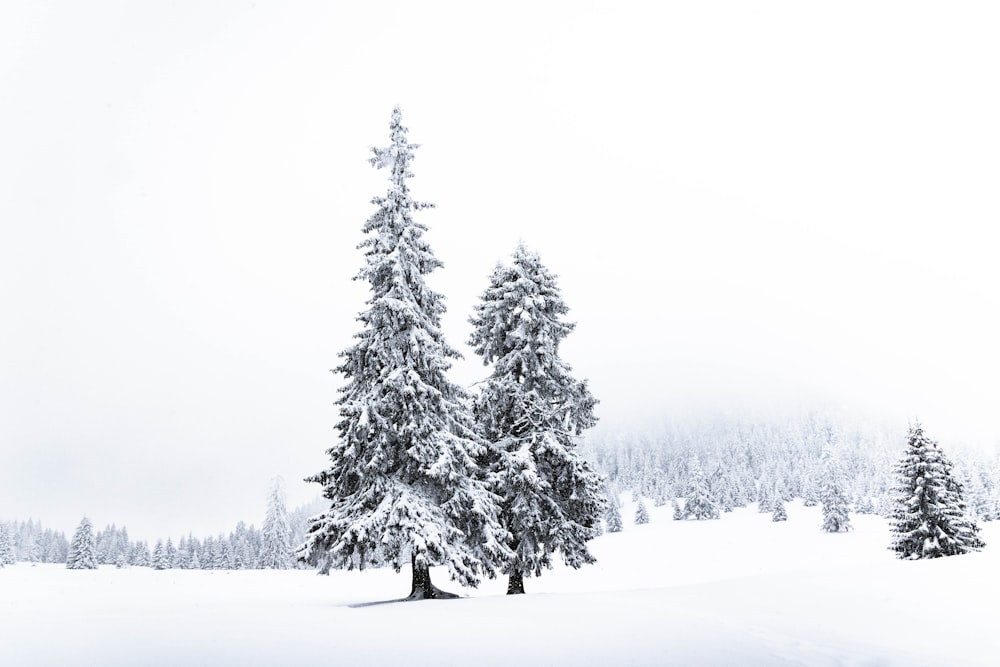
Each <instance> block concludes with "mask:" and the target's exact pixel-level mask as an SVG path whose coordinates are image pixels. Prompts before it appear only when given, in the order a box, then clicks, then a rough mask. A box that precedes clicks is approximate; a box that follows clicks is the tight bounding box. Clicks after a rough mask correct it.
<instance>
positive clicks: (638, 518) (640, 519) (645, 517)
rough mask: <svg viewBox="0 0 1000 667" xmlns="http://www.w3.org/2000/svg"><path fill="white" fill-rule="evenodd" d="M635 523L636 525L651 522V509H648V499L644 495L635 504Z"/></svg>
mask: <svg viewBox="0 0 1000 667" xmlns="http://www.w3.org/2000/svg"><path fill="white" fill-rule="evenodd" d="M635 523H636V525H640V524H643V523H649V510H648V509H646V501H645V500H643V499H642V497H640V498H639V502H638V503H637V504H636V506H635Z"/></svg>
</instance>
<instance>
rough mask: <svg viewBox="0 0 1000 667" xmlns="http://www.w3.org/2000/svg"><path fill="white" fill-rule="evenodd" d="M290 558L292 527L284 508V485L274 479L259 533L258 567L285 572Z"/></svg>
mask: <svg viewBox="0 0 1000 667" xmlns="http://www.w3.org/2000/svg"><path fill="white" fill-rule="evenodd" d="M292 557H293V555H292V527H291V525H290V524H289V523H288V510H287V509H286V507H285V488H284V483H283V481H282V479H281V478H280V477H275V478H274V480H272V482H271V494H270V496H269V497H268V501H267V516H265V517H264V527H263V529H262V531H261V548H260V567H262V568H264V569H272V570H287V569H288V568H289V567H291V566H292Z"/></svg>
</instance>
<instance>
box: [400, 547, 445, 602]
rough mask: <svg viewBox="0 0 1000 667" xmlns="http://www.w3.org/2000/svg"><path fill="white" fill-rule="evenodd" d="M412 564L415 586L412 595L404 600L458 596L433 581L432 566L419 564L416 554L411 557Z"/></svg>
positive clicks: (441, 598)
mask: <svg viewBox="0 0 1000 667" xmlns="http://www.w3.org/2000/svg"><path fill="white" fill-rule="evenodd" d="M410 565H411V567H412V568H413V586H412V588H410V595H409V596H407V597H405V598H403V599H404V600H454V599H455V598H457V597H458V595H456V594H455V593H449V592H448V591H443V590H441V589H440V588H438V587H437V586H435V585H434V584H433V583H431V571H430V568H429V567H427V566H426V565H423V566H418V565H417V557H416V555H413V556H411V557H410Z"/></svg>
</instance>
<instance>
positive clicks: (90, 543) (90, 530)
mask: <svg viewBox="0 0 1000 667" xmlns="http://www.w3.org/2000/svg"><path fill="white" fill-rule="evenodd" d="M66 567H67V568H68V569H70V570H95V569H97V543H96V541H95V540H94V526H93V525H92V524H91V523H90V519H88V518H87V517H83V519H82V520H81V521H80V525H79V526H77V528H76V532H75V533H73V541H72V542H70V545H69V554H68V555H67V557H66Z"/></svg>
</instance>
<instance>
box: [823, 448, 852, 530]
mask: <svg viewBox="0 0 1000 667" xmlns="http://www.w3.org/2000/svg"><path fill="white" fill-rule="evenodd" d="M823 463H824V479H823V484H822V488H821V492H820V502H821V503H822V504H823V530H825V531H826V532H828V533H840V532H844V531H848V530H850V529H851V518H850V516H849V514H848V512H849V508H848V503H847V494H846V493H845V492H844V481H843V478H842V475H841V472H840V467H839V466H838V465H837V462H836V460H835V459H834V458H833V456H832V455H831V454H830V452H829V451H824V453H823Z"/></svg>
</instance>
